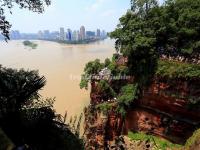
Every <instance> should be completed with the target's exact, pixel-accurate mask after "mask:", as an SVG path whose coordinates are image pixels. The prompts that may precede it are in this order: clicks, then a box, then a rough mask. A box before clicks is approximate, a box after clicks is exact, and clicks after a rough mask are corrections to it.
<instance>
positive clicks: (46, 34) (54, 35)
mask: <svg viewBox="0 0 200 150" xmlns="http://www.w3.org/2000/svg"><path fill="white" fill-rule="evenodd" d="M106 37H107V32H106V31H105V30H103V29H99V28H97V29H96V31H90V30H87V28H85V26H83V25H82V26H81V27H80V28H79V29H75V30H71V29H70V28H64V27H60V28H59V29H58V30H54V31H50V30H48V29H45V30H39V31H38V32H37V33H20V31H19V30H11V32H10V38H11V40H18V39H41V40H59V41H84V40H98V39H104V38H106ZM1 39H3V37H2V36H1Z"/></svg>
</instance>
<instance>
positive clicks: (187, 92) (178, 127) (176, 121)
mask: <svg viewBox="0 0 200 150" xmlns="http://www.w3.org/2000/svg"><path fill="white" fill-rule="evenodd" d="M117 82H120V81H117ZM129 82H132V81H129ZM110 84H111V85H112V86H113V87H115V88H116V89H117V86H119V85H120V83H116V85H114V84H115V83H114V82H111V83H110ZM122 84H125V83H122ZM199 87H200V79H190V80H189V79H177V80H176V79H170V78H167V79H166V78H158V77H156V78H155V79H154V81H153V82H152V84H151V85H150V86H149V87H148V88H146V89H144V90H143V93H142V97H141V98H140V99H138V100H136V101H135V102H134V103H133V104H132V106H131V108H130V109H129V110H127V115H126V118H125V120H123V119H122V118H121V117H120V115H118V114H116V113H115V111H114V108H113V110H111V111H110V112H109V113H108V114H107V115H102V113H101V112H100V111H99V110H97V109H95V105H97V104H99V103H102V102H105V101H110V103H115V102H114V101H113V100H110V99H109V98H108V99H107V98H106V97H105V96H103V97H102V95H101V93H98V90H97V89H96V84H95V82H94V83H93V84H92V90H91V106H90V108H89V109H88V110H89V111H87V113H85V114H86V120H85V121H86V122H85V124H86V137H87V139H89V140H87V141H88V142H87V146H88V149H95V146H96V147H98V149H104V148H105V147H109V146H110V147H112V146H111V145H115V144H114V141H115V139H116V138H117V137H118V136H119V135H121V134H125V135H126V134H127V133H128V131H133V132H139V131H142V132H146V133H149V134H153V135H157V136H160V137H162V138H165V139H168V140H170V141H172V142H174V143H178V144H183V143H185V141H186V139H188V138H189V137H190V136H191V135H192V133H193V132H194V130H196V129H197V128H200V108H199V107H196V106H197V105H195V104H197V103H199V102H200V99H199V98H200V89H199ZM91 108H92V109H93V110H92V109H91ZM91 112H92V113H91ZM123 123H124V124H123ZM94 145H95V146H94ZM113 147H114V146H113Z"/></svg>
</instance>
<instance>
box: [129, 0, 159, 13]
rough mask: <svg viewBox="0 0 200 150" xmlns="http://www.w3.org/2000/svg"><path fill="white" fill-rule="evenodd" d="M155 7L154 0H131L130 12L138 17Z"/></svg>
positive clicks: (155, 2)
mask: <svg viewBox="0 0 200 150" xmlns="http://www.w3.org/2000/svg"><path fill="white" fill-rule="evenodd" d="M155 6H157V1H156V0H131V10H132V11H134V12H137V13H138V14H140V15H146V14H147V13H148V11H149V10H150V9H151V8H153V7H155Z"/></svg>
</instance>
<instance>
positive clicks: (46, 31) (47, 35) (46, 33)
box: [43, 30, 50, 39]
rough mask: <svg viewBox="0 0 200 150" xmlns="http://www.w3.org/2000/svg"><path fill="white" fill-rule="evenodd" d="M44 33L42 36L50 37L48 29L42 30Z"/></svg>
mask: <svg viewBox="0 0 200 150" xmlns="http://www.w3.org/2000/svg"><path fill="white" fill-rule="evenodd" d="M43 33H44V35H43V37H44V38H45V39H50V32H49V30H44V32H43Z"/></svg>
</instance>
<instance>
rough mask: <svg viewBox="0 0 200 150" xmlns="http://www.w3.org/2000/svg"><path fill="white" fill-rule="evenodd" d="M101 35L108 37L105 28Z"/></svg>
mask: <svg viewBox="0 0 200 150" xmlns="http://www.w3.org/2000/svg"><path fill="white" fill-rule="evenodd" d="M101 37H102V38H106V37H107V33H106V31H105V30H103V31H102V32H101Z"/></svg>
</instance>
